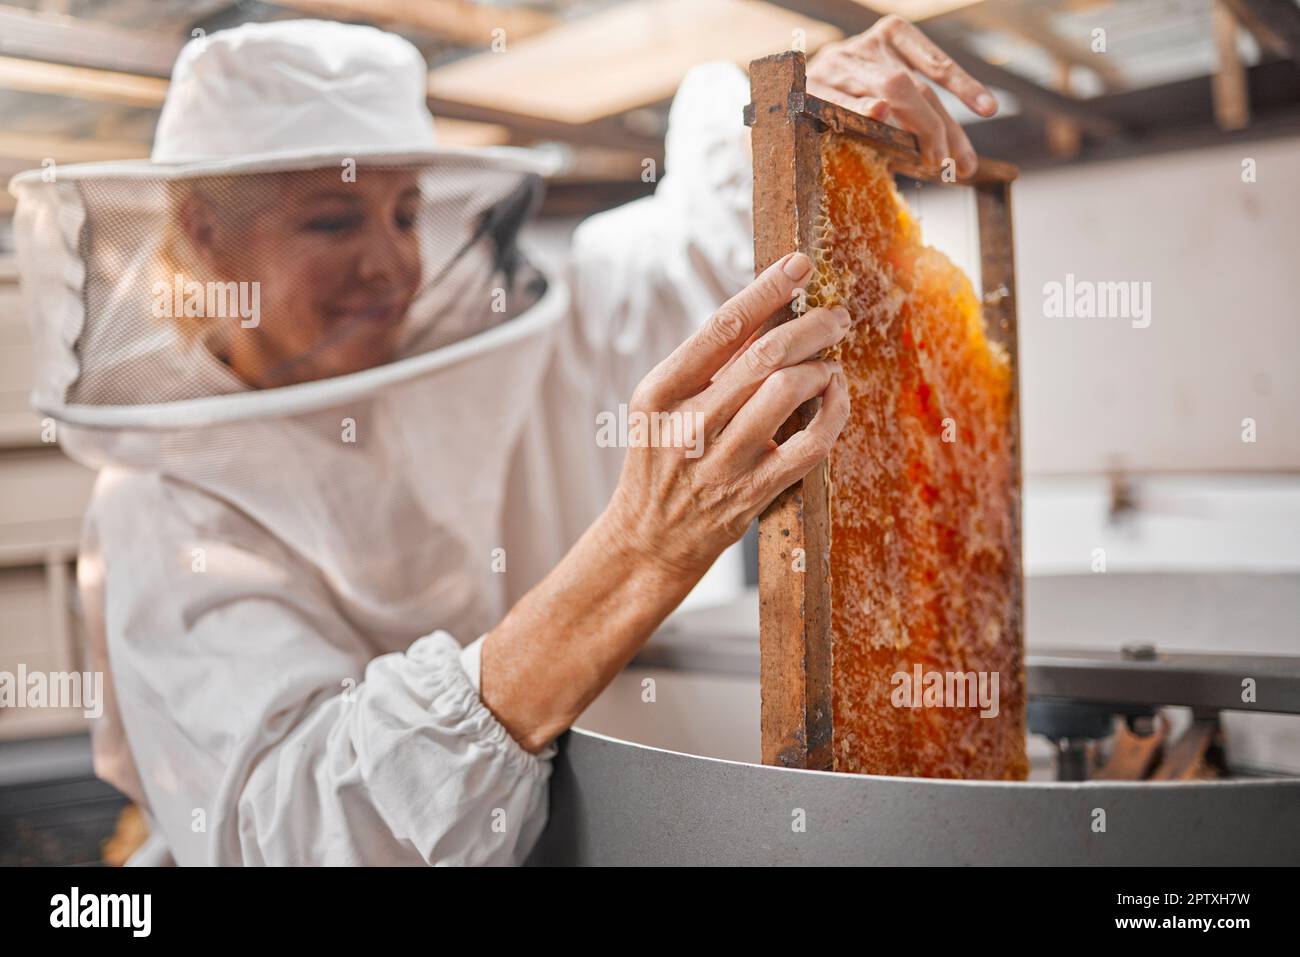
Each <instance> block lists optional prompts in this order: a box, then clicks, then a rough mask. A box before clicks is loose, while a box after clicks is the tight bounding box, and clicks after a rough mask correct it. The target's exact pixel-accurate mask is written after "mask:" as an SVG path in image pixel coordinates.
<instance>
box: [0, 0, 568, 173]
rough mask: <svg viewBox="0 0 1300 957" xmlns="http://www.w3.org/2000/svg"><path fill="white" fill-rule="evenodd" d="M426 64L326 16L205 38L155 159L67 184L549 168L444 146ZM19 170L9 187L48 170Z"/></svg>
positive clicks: (171, 101) (165, 121)
mask: <svg viewBox="0 0 1300 957" xmlns="http://www.w3.org/2000/svg"><path fill="white" fill-rule="evenodd" d="M426 77H427V74H426V67H425V62H424V57H423V56H421V54H420V51H419V50H417V49H416V48H415V47H414V46H412V45H411V44H410V43H408V42H407V41H406V40H404V39H402V38H401V37H399V36H396V35H395V34H392V33H385V32H384V31H382V30H377V29H375V28H374V27H367V26H358V25H353V24H343V23H335V22H332V21H326V20H285V21H279V22H275V23H247V24H244V25H243V26H239V27H235V28H234V29H231V30H222V31H219V32H217V33H213V34H211V35H209V36H203V37H197V38H195V39H193V40H191V41H189V42H188V43H186V44H185V46H184V47H183V48H182V49H181V52H180V55H179V56H178V57H177V59H176V65H175V66H174V67H173V69H172V79H171V84H170V86H169V87H168V89H167V97H166V100H165V101H164V103H163V108H162V115H161V116H160V117H159V120H158V128H157V131H156V133H155V136H154V144H153V151H152V154H151V156H150V159H149V160H147V161H145V160H134V161H125V162H122V161H118V162H106V163H83V164H78V165H76V166H66V167H60V168H59V171H58V175H59V177H60V178H66V179H84V178H90V177H97V176H112V177H117V176H124V177H129V176H131V175H133V174H143V175H147V176H150V177H158V176H162V177H165V178H183V177H187V176H197V175H212V174H222V173H240V172H262V171H270V170H277V169H305V168H312V167H320V166H327V165H333V164H335V163H338V162H339V161H340V160H341V159H352V160H355V161H356V162H358V163H371V164H382V165H394V164H403V165H409V164H419V163H423V162H430V161H434V160H437V159H440V158H453V157H454V158H457V159H461V160H464V159H477V160H481V161H482V162H483V163H484V164H485V165H488V166H493V167H497V168H501V169H509V170H516V171H519V172H531V173H538V174H541V175H547V174H549V173H553V172H555V169H556V161H555V159H554V158H553V157H551V156H548V155H545V154H541V153H538V152H536V151H533V150H525V149H512V148H509V147H487V148H466V147H452V146H439V145H437V143H436V139H435V135H434V123H433V117H432V116H431V115H430V113H429V110H428V107H427V106H426V105H425V95H426ZM41 173H42V171H41V170H29V171H27V172H23V173H19V174H18V175H17V176H16V177H14V179H13V181H12V182H11V189H12V184H13V183H21V182H23V181H24V180H27V179H30V178H34V177H39V176H40V175H41Z"/></svg>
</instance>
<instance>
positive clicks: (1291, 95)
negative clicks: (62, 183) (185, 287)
mask: <svg viewBox="0 0 1300 957" xmlns="http://www.w3.org/2000/svg"><path fill="white" fill-rule="evenodd" d="M886 13H899V14H901V15H904V16H907V17H909V18H910V19H913V20H915V21H916V22H918V23H919V24H920V26H921V27H922V29H923V30H925V31H926V32H927V34H929V35H930V36H931V37H932V38H934V39H935V40H936V41H937V42H939V43H940V45H941V46H943V47H944V48H945V49H946V50H948V52H949V53H951V54H952V55H953V56H954V58H955V59H956V60H957V61H958V62H959V63H961V64H962V65H963V66H964V67H966V69H967V70H968V71H969V72H971V73H972V74H974V75H975V76H977V77H978V78H979V79H981V80H983V81H984V82H985V83H986V84H988V85H989V86H991V87H993V88H994V89H995V90H996V91H997V92H998V93H999V96H1000V99H1001V100H1002V101H1003V104H1004V109H1003V110H1002V112H1001V113H1000V114H999V117H998V118H995V119H993V120H989V121H980V120H979V119H978V118H977V117H975V116H974V115H973V114H971V113H969V112H967V111H966V110H965V109H964V108H962V107H961V105H960V104H958V103H956V101H955V100H953V99H952V98H950V97H948V98H947V102H948V104H949V106H950V108H951V109H952V111H953V113H954V115H955V116H957V117H958V119H959V120H961V121H962V122H963V123H966V124H968V125H969V129H970V133H971V136H972V139H973V140H974V141H975V144H976V147H977V148H978V149H979V150H980V151H981V152H982V153H985V154H988V155H991V156H994V157H997V158H1001V159H1009V160H1012V161H1014V162H1018V163H1021V164H1022V165H1029V166H1033V165H1041V164H1048V163H1066V162H1080V161H1087V160H1095V159H1105V158H1108V157H1113V156H1122V155H1128V154H1132V153H1135V152H1143V151H1150V150H1157V149H1177V148H1188V147H1192V146H1197V145H1202V144H1205V143H1211V142H1216V141H1223V140H1231V139H1233V138H1249V137H1257V136H1269V135H1290V134H1294V133H1297V132H1300V3H1297V0H880V2H857V0H791V2H784V0H776V2H770V3H769V2H760V0H534V2H529V0H524V2H506V0H498V2H471V0H280V2H276V3H262V2H230V0H190V2H183V0H10V2H8V3H5V2H4V0H0V116H2V117H3V120H0V177H7V175H8V174H9V173H12V172H15V171H16V170H18V169H21V168H27V167H29V166H33V165H39V164H40V162H41V161H42V160H43V159H46V158H53V159H55V160H56V161H59V162H77V161H85V160H95V159H116V158H127V157H133V156H144V155H147V153H148V144H149V140H150V138H151V136H152V133H153V127H154V124H155V123H156V121H157V118H158V110H159V106H160V104H161V102H162V98H163V95H164V94H165V92H166V84H167V80H166V77H167V74H168V72H169V70H170V66H171V63H172V61H173V60H174V58H175V56H176V52H177V51H178V50H179V48H180V46H181V45H182V44H183V43H184V42H185V40H187V39H188V38H189V37H190V36H191V35H192V34H193V33H194V32H195V31H198V30H203V31H207V32H211V31H213V30H218V29H221V28H224V27H230V26H235V25H237V24H239V23H244V22H249V21H267V20H278V19H289V18H295V17H303V16H316V17H326V18H332V19H339V20H345V21H350V22H363V23H374V24H376V25H379V26H383V27H385V28H387V29H390V30H393V31H395V32H397V33H400V34H402V35H403V36H405V37H406V38H407V39H409V40H411V42H413V43H414V44H415V45H416V46H417V47H419V49H420V50H421V52H422V53H423V54H424V56H425V57H426V59H427V60H428V63H429V102H430V106H431V107H432V108H433V110H434V112H435V115H437V116H438V117H439V120H440V122H439V135H440V138H442V139H443V140H445V141H448V142H455V143H463V144H491V143H514V144H537V143H548V144H559V145H558V146H556V147H555V148H559V149H563V150H564V151H565V152H566V153H567V154H568V155H569V156H570V157H571V159H572V162H571V165H570V172H569V173H567V174H566V175H565V176H564V177H562V178H561V181H560V182H559V183H557V184H555V186H553V188H552V191H551V192H552V194H553V199H552V200H551V202H552V205H553V210H552V211H557V210H558V211H563V210H564V209H565V208H566V203H569V204H572V205H573V211H584V209H585V208H588V207H591V206H599V205H603V204H605V203H607V202H615V201H619V200H620V199H622V198H625V196H626V195H627V194H635V193H636V192H638V191H641V190H643V189H645V188H646V187H645V186H644V184H642V183H641V178H640V170H641V161H642V159H643V158H644V157H647V156H660V155H661V154H662V149H663V133H664V127H665V122H666V115H667V104H668V101H669V99H670V98H671V96H672V93H673V90H674V89H675V88H676V86H677V83H678V82H679V80H680V79H681V77H682V75H683V74H684V73H685V71H686V70H687V69H689V68H690V66H692V65H693V64H695V63H698V62H701V61H704V60H710V59H719V58H725V59H730V60H733V61H735V62H737V63H739V64H741V65H744V64H747V63H748V62H749V61H750V60H751V59H754V58H756V57H759V56H763V55H765V54H768V53H773V52H777V51H779V50H782V49H785V48H788V47H789V46H790V44H791V37H792V36H794V35H795V32H794V31H796V30H801V31H803V33H802V35H803V36H804V37H805V38H806V44H807V49H808V51H809V53H812V52H814V51H815V50H816V48H817V47H819V46H820V45H822V44H824V43H826V42H829V41H831V40H833V39H836V38H838V37H840V36H843V35H846V34H851V33H856V32H858V31H861V30H863V29H866V28H867V27H869V26H870V25H871V23H873V22H874V21H875V20H876V19H878V18H879V17H880V16H882V15H884V14H886ZM1102 41H1104V51H1102V52H1099V51H1101V50H1102V48H1101V45H1100V44H1101V43H1102ZM494 43H495V49H494ZM566 197H567V198H566ZM6 211H7V208H5V207H2V206H0V214H3V213H4V212H6Z"/></svg>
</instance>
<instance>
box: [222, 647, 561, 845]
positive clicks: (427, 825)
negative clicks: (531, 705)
mask: <svg viewBox="0 0 1300 957" xmlns="http://www.w3.org/2000/svg"><path fill="white" fill-rule="evenodd" d="M470 647H471V648H472V649H474V650H473V651H471V652H468V653H466V651H464V650H462V649H461V648H460V646H459V645H458V644H457V643H456V642H455V640H454V639H453V638H452V637H451V636H450V635H448V634H446V633H444V632H435V633H434V634H432V635H429V636H427V637H425V638H421V639H420V640H418V641H416V642H415V643H414V644H413V645H412V646H411V647H410V649H409V650H408V651H407V652H406V653H404V654H402V653H394V654H387V655H381V656H380V657H378V658H375V659H374V660H373V661H371V662H370V663H369V664H368V665H367V666H366V669H365V674H364V680H362V681H361V682H360V683H358V684H357V685H356V687H355V688H351V689H349V690H347V691H345V692H343V693H341V694H338V695H334V696H332V697H329V698H325V699H323V700H320V701H318V702H316V703H314V705H313V706H312V707H311V708H310V710H308V711H307V712H306V713H305V714H303V715H302V717H301V719H300V720H298V721H297V722H296V723H295V724H294V726H293V727H292V729H291V730H289V731H288V733H287V734H286V735H285V736H284V737H283V739H282V740H281V741H280V742H279V743H278V744H277V745H276V746H275V747H273V748H271V749H270V750H268V751H266V752H265V753H263V754H261V755H260V756H258V758H257V759H256V760H255V761H254V762H252V763H251V765H250V767H249V768H248V777H247V780H246V782H245V783H244V784H243V787H242V788H241V789H240V791H239V795H238V798H237V808H238V811H237V820H238V830H237V833H232V834H231V835H230V836H229V839H228V840H227V841H226V842H225V843H224V845H223V846H221V847H219V849H218V854H217V860H216V861H215V863H243V864H304V863H312V864H386V865H390V864H401V863H419V862H424V863H428V864H458V865H471V864H474V865H479V864H488V865H491V864H518V863H522V859H523V857H525V856H526V855H527V853H528V851H529V850H531V848H532V845H533V844H534V843H535V842H536V840H537V838H538V836H539V835H540V833H541V830H542V828H543V827H544V826H545V822H546V811H547V792H546V787H547V781H548V779H549V776H550V758H551V757H553V756H554V754H555V745H554V744H552V745H549V746H548V747H547V748H546V750H544V751H543V752H542V753H541V754H539V755H536V756H535V755H532V754H529V753H528V752H527V751H525V750H524V749H523V748H522V747H520V745H519V744H518V743H517V742H516V741H515V740H514V738H512V737H511V736H510V734H509V733H508V732H507V731H506V729H505V728H504V727H503V726H502V725H501V723H500V722H499V721H497V719H496V718H495V717H494V716H493V715H492V713H491V712H490V711H489V710H488V709H487V707H486V706H484V704H483V702H482V701H481V700H480V699H479V696H478V692H477V690H476V688H475V684H474V681H473V680H472V679H471V676H470V675H469V674H468V673H467V672H466V670H465V666H464V664H463V663H462V662H463V658H471V659H472V661H473V665H472V666H473V668H474V671H475V674H474V676H473V677H474V679H475V680H476V679H477V658H478V655H477V649H478V643H477V642H476V643H475V644H474V645H472V646H470ZM276 720H277V716H275V715H268V716H267V722H268V723H269V724H273V723H274V722H275V721H276Z"/></svg>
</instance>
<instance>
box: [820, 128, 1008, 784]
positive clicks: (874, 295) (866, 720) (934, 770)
mask: <svg viewBox="0 0 1300 957" xmlns="http://www.w3.org/2000/svg"><path fill="white" fill-rule="evenodd" d="M822 176H823V183H822V185H823V189H822V195H823V197H824V198H823V206H822V212H821V217H820V220H819V223H818V231H817V235H816V236H815V237H814V243H813V246H814V249H813V259H814V262H815V267H816V268H815V273H814V278H813V280H812V282H811V283H810V285H809V300H810V304H813V305H831V304H835V303H843V304H844V305H846V306H847V307H848V309H849V311H850V313H851V314H852V315H853V317H854V320H855V327H854V330H853V331H852V332H851V333H850V335H849V338H847V339H846V340H845V342H844V343H843V344H842V345H841V347H840V349H839V353H840V355H839V358H840V361H841V362H842V364H843V366H844V371H845V374H846V377H847V379H848V384H849V394H850V399H851V401H852V414H851V416H850V419H849V422H848V425H847V426H846V427H845V429H844V432H843V435H842V436H841V438H840V440H839V442H838V444H837V445H836V447H835V450H834V452H833V453H832V455H831V458H830V464H829V468H830V478H831V484H832V497H831V503H832V505H831V511H832V525H831V528H832V533H831V566H830V567H831V600H832V616H831V626H832V633H833V644H832V656H833V663H832V703H833V727H834V741H833V751H834V767H835V769H836V770H838V771H850V772H861V773H871V774H897V775H911V776H921V777H940V778H992V779H1018V778H1023V777H1024V776H1025V775H1026V772H1027V761H1026V757H1025V734H1024V721H1025V714H1024V709H1025V682H1024V667H1023V646H1022V638H1021V615H1020V587H1019V576H1020V562H1019V556H1018V554H1017V553H1016V549H1018V547H1019V534H1018V514H1019V508H1020V504H1019V482H1018V474H1017V473H1018V466H1017V460H1016V457H1015V455H1016V453H1015V449H1014V447H1013V434H1014V433H1013V431H1012V430H1013V428H1014V427H1015V421H1014V401H1015V397H1014V392H1013V388H1012V384H1013V383H1012V374H1013V373H1012V368H1011V363H1010V360H1009V358H1008V356H1007V355H1006V353H1005V351H1004V350H1002V349H1001V348H1000V347H999V346H998V345H996V344H995V343H992V342H990V341H989V340H988V339H987V338H986V336H985V328H984V320H983V316H982V314H981V310H980V302H979V299H978V297H977V296H976V293H975V290H974V289H973V287H972V285H971V282H970V280H969V279H968V278H967V277H966V275H965V274H964V273H963V272H962V271H961V270H960V269H958V268H957V267H956V266H955V265H954V264H953V263H952V262H951V261H949V260H948V258H947V257H946V256H944V255H943V254H942V253H940V252H938V251H937V250H935V249H932V248H930V247H927V246H925V245H924V243H923V242H922V240H921V233H920V229H919V227H918V226H917V224H916V222H915V221H914V220H913V218H912V216H911V214H910V213H909V211H908V209H907V206H906V205H905V204H904V202H903V201H902V199H901V197H900V196H899V195H898V192H897V190H896V189H895V187H894V182H893V177H892V176H891V174H890V173H889V171H888V169H887V167H886V165H885V163H884V162H883V161H882V160H881V159H880V158H879V157H878V156H877V154H875V153H874V152H873V151H872V150H870V149H869V148H868V147H865V146H863V145H861V144H859V143H857V142H855V141H853V140H851V139H849V138H847V137H840V136H828V137H826V138H825V139H824V141H823V147H822ZM901 676H906V679H904V678H902V677H901ZM923 676H924V677H925V678H929V676H938V679H939V681H940V682H942V683H943V685H942V688H941V691H940V693H939V694H938V695H924V696H923V695H921V694H920V693H919V689H916V690H915V692H913V691H909V692H908V693H907V694H903V693H902V689H903V686H904V685H907V686H908V687H909V688H911V686H912V685H914V684H915V683H916V679H920V678H922V677H923ZM954 676H957V686H958V688H959V689H961V688H965V687H969V688H970V689H972V695H973V696H975V697H977V698H978V697H979V695H976V694H975V692H974V689H975V688H977V687H978V688H980V689H982V692H981V693H983V694H984V698H985V703H983V704H982V703H981V702H980V701H979V700H975V701H972V700H970V696H968V697H967V698H966V699H965V700H960V699H958V700H953V694H952V692H953V690H954V683H953V677H954ZM945 679H946V681H945ZM963 679H966V680H967V682H968V683H967V684H963ZM981 681H982V682H983V684H979V682H981ZM927 685H928V686H930V690H934V687H933V683H932V682H927ZM990 692H995V693H994V694H990ZM990 697H992V698H996V701H995V702H993V704H992V706H989V705H988V699H989V698H990Z"/></svg>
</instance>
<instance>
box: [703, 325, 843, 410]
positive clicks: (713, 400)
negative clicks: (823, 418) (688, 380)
mask: <svg viewBox="0 0 1300 957" xmlns="http://www.w3.org/2000/svg"><path fill="white" fill-rule="evenodd" d="M851 326H852V320H851V319H850V318H849V311H848V310H847V309H845V308H844V307H843V306H835V307H834V308H831V309H821V308H818V309H811V310H809V311H808V312H806V313H805V314H804V315H802V316H796V317H795V318H794V319H792V320H790V321H789V322H785V323H782V324H781V325H779V326H777V327H776V328H775V329H771V330H769V331H768V332H766V333H764V334H763V335H762V336H761V337H760V338H758V339H757V340H755V341H754V343H753V344H752V345H751V346H750V347H749V348H748V349H746V350H745V351H744V352H743V353H741V354H740V355H738V356H737V357H736V361H735V362H733V363H731V364H730V365H729V366H728V367H727V368H726V369H725V370H723V372H722V373H721V374H719V375H718V376H717V377H716V378H715V379H714V381H713V384H712V385H711V386H709V388H708V389H707V390H705V392H704V394H703V395H702V396H701V397H700V400H701V404H702V405H703V406H704V409H705V415H706V417H707V421H708V422H710V423H712V424H713V425H714V431H715V432H717V431H721V430H722V429H724V428H725V427H726V425H727V423H728V422H730V421H731V419H732V417H733V416H735V414H736V413H737V412H738V411H739V410H740V408H741V406H743V405H744V404H745V403H746V402H747V401H749V398H750V396H752V395H753V394H754V393H755V392H756V391H758V388H759V387H760V386H761V385H762V384H763V382H764V381H766V380H767V378H768V376H770V375H772V373H774V372H776V371H777V370H778V369H783V368H785V367H786V366H793V365H797V364H799V363H801V362H804V361H805V360H807V359H810V358H812V357H813V356H815V355H817V354H818V353H820V352H822V351H823V350H825V349H829V348H830V347H831V346H833V345H835V344H836V343H838V342H840V341H841V340H843V338H844V337H845V335H847V334H848V331H849V329H850V327H851Z"/></svg>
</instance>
